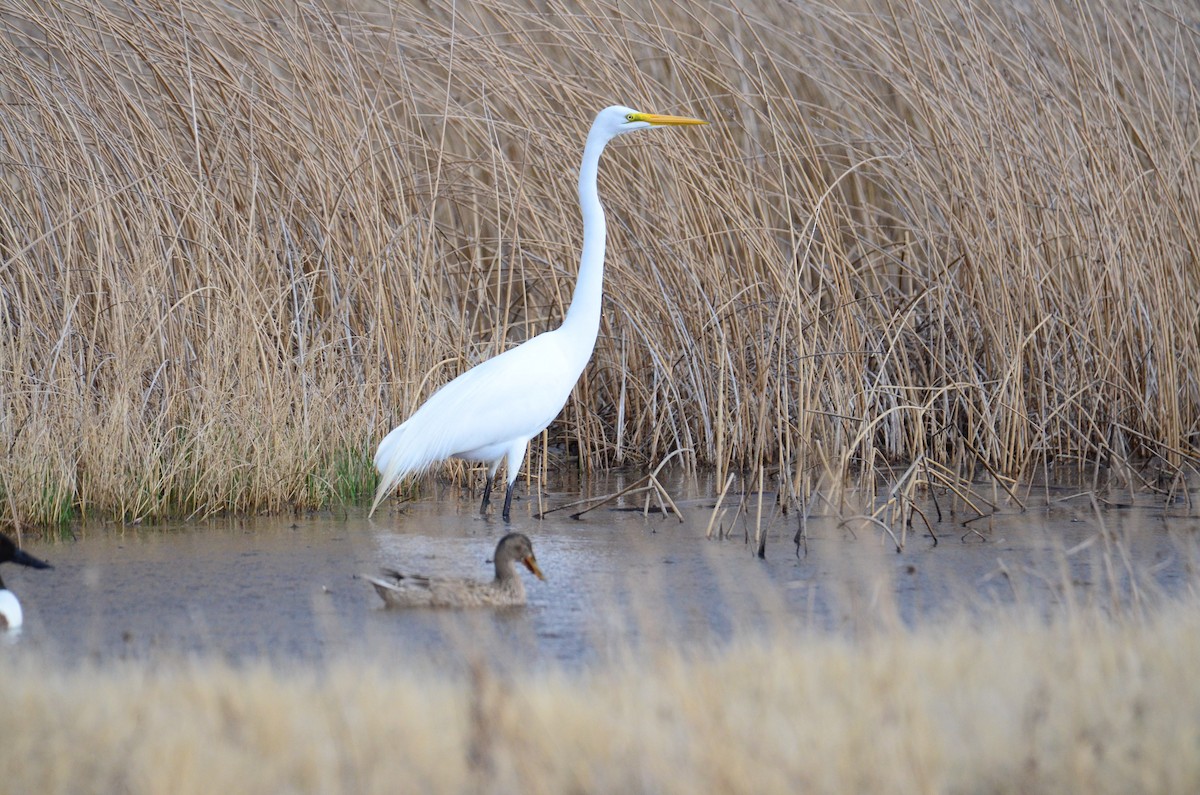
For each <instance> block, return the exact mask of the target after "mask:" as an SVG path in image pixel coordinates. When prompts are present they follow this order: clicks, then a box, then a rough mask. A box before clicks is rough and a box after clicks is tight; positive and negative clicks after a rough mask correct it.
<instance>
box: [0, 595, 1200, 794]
mask: <svg viewBox="0 0 1200 795" xmlns="http://www.w3.org/2000/svg"><path fill="white" fill-rule="evenodd" d="M1198 607H1200V604H1198V603H1197V600H1196V599H1195V598H1194V597H1190V598H1187V599H1185V600H1183V601H1179V602H1171V603H1168V604H1166V606H1164V607H1161V608H1159V609H1155V610H1153V611H1150V612H1145V613H1142V614H1140V615H1137V616H1135V615H1130V614H1123V615H1122V616H1121V617H1117V618H1113V617H1106V616H1105V615H1104V613H1105V611H1104V610H1102V609H1101V608H1099V607H1072V608H1066V609H1064V611H1063V612H1062V613H1061V614H1060V616H1059V617H1058V618H1057V619H1055V620H1053V621H1049V622H1047V621H1045V620H1044V619H1032V618H1029V617H1028V616H1027V615H1026V614H1022V613H1018V612H1010V613H1007V614H1004V615H1001V616H996V617H993V620H990V621H989V622H988V624H987V626H986V628H980V627H978V626H972V625H970V624H969V623H968V622H966V621H965V620H961V619H960V620H955V621H950V622H947V623H946V624H944V625H942V626H940V627H936V628H934V627H930V628H925V629H919V630H902V629H894V628H892V629H886V628H885V629H878V630H876V631H872V632H868V633H865V634H863V635H861V636H860V637H858V638H857V639H854V640H849V639H844V638H834V637H831V636H827V635H809V636H797V635H793V634H790V633H786V632H781V633H778V634H776V635H774V636H771V637H757V638H743V639H741V640H740V641H735V642H734V643H733V644H731V645H730V646H729V647H728V648H724V649H721V650H708V651H703V650H692V651H690V652H683V651H678V650H660V651H655V652H647V653H637V654H634V653H631V654H629V655H628V656H625V657H618V658H617V659H616V660H614V661H612V662H610V663H607V664H604V665H600V666H597V667H595V668H592V669H588V670H586V671H584V672H564V671H562V670H557V669H548V670H541V671H536V672H517V673H514V674H503V675H502V674H498V673H496V672H495V669H493V668H492V667H490V666H488V665H487V664H486V663H484V662H482V661H480V662H479V663H477V664H475V665H474V666H473V667H472V668H471V670H470V673H469V674H462V675H456V674H447V673H445V672H439V671H437V670H434V669H433V668H425V669H421V668H413V667H412V663H411V662H408V661H405V660H403V659H395V660H382V659H377V658H376V659H370V660H366V661H364V660H351V659H348V658H347V659H344V660H342V661H339V662H334V663H331V664H330V665H329V666H328V667H327V668H325V669H322V670H317V669H312V668H302V667H296V668H286V667H284V668H272V667H271V666H269V665H267V664H265V663H251V664H248V665H243V666H236V667H235V666H231V665H228V664H224V663H221V662H215V661H204V662H201V661H192V662H189V663H185V664H170V665H162V664H155V663H153V662H145V661H142V662H137V663H132V662H131V663H124V664H118V665H112V666H107V667H103V668H98V667H93V666H89V665H82V666H79V667H59V666H56V665H46V664H44V661H40V660H38V659H37V658H35V657H23V656H21V655H17V656H16V657H15V658H13V659H11V660H7V661H6V663H5V666H6V671H5V675H4V676H3V677H0V712H2V714H4V715H5V721H4V722H3V726H4V728H3V730H2V732H3V734H2V738H3V740H2V741H0V766H2V769H3V770H4V771H5V773H4V778H3V781H4V783H3V785H2V787H0V788H2V789H3V790H4V791H6V792H37V793H45V794H47V795H49V794H50V793H89V792H98V793H101V792H102V793H110V792H121V793H130V794H131V795H132V794H137V793H164V792H171V793H175V794H176V795H186V794H187V793H212V792H221V793H226V794H230V793H243V792H244V793H263V792H276V793H281V792H322V793H342V792H344V793H374V792H381V793H382V792H464V793H465V792H513V793H517V792H520V793H613V792H625V793H689V794H695V793H707V792H711V793H738V792H745V793H789V794H790V793H797V792H805V793H839V794H841V793H851V792H863V793H883V792H886V793H893V794H895V795H903V794H904V793H1003V792H1013V793H1017V792H1020V793H1064V792H1088V793H1133V792H1138V793H1187V792H1196V791H1200V720H1197V716H1198V715H1200V688H1197V687H1196V686H1195V662H1196V660H1197V659H1200V610H1198V609H1197V608H1198Z"/></svg>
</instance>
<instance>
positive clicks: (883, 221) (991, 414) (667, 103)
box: [0, 0, 1200, 524]
mask: <svg viewBox="0 0 1200 795" xmlns="http://www.w3.org/2000/svg"><path fill="white" fill-rule="evenodd" d="M1198 29H1200V16H1198V12H1197V10H1196V7H1195V6H1194V4H1191V3H1185V2H1181V1H1180V0H1167V2H1166V3H1165V4H1148V3H1143V2H1138V1H1137V0H1099V2H1095V3H1088V4H1079V3H1076V2H1071V1H1070V0H1054V1H1052V2H1048V3H1040V4H1032V5H1026V4H1016V3H1008V2H995V3H988V2H984V3H968V2H965V0H929V1H928V2H921V3H917V2H913V0H907V2H905V0H899V1H894V0H855V2H853V3H850V4H846V3H828V4H826V3H818V2H805V1H799V2H793V3H778V2H766V1H765V0H763V1H762V2H759V1H757V0H751V1H750V2H748V3H739V4H736V5H732V6H730V5H726V4H723V3H689V4H678V3H674V2H663V1H662V0H650V1H649V2H647V3H641V4H628V3H613V2H607V1H605V0H598V1H596V2H553V3H548V4H547V3H539V2H533V0H499V2H493V3H487V4H471V3H453V2H450V1H449V0H432V1H431V2H426V3H409V2H406V1H402V2H398V3H377V2H371V1H370V0H344V2H332V3H327V4H291V3H282V2H278V0H261V1H260V0H234V2H215V1H214V0H182V1H181V2H170V3H167V2H162V1H161V0H150V1H149V2H143V3H137V4H126V3H116V2H103V0H79V2H73V3H62V4H58V3H40V2H36V0H15V2H10V3H8V4H6V7H5V9H4V10H3V12H0V66H2V68H0V324H2V325H3V327H4V332H3V334H2V335H0V390H2V391H0V446H2V447H3V449H4V450H5V453H6V454H5V455H4V456H3V457H0V490H2V492H3V498H4V500H5V503H6V510H5V511H4V515H5V520H6V521H9V522H12V523H17V524H19V523H22V522H38V523H45V522H55V521H61V520H62V519H64V518H66V517H69V516H71V515H74V514H76V513H78V512H83V513H85V514H93V515H95V514H103V515H116V516H119V517H124V518H130V519H133V518H139V519H140V518H142V517H155V516H162V515H167V514H173V513H174V514H178V513H191V512H199V513H205V512H211V511H218V510H226V509H234V510H256V509H266V510H277V509H282V508H285V507H288V506H293V505H319V504H324V503H327V502H329V501H331V500H337V499H355V498H357V496H359V495H361V494H362V493H363V491H364V489H367V488H369V487H370V485H371V481H372V473H371V471H370V467H369V453H370V451H371V449H372V448H373V444H374V442H375V441H377V440H378V438H380V437H381V436H382V434H383V433H384V432H385V431H386V429H387V428H388V427H390V426H391V425H393V424H394V423H395V422H396V421H397V420H398V419H400V418H402V417H403V416H405V415H406V414H407V413H408V412H409V411H410V410H411V409H412V408H413V407H414V406H415V405H416V404H417V402H418V401H419V400H420V399H421V398H422V397H424V396H427V395H428V394H429V393H430V392H431V391H432V390H433V389H435V388H436V387H437V386H438V385H439V384H441V383H443V382H444V381H446V380H448V379H449V378H450V377H451V376H452V375H453V374H454V373H455V372H457V371H459V370H461V369H462V368H464V367H466V366H468V365H470V364H472V363H474V362H476V361H479V360H480V359H482V358H485V357H487V356H490V355H492V354H494V353H496V352H497V351H499V350H501V349H503V348H505V347H507V346H510V345H512V344H514V343H516V342H519V341H520V340H522V339H525V338H526V337H528V336H529V335H531V334H533V333H536V332H538V331H541V330H543V329H545V328H547V327H549V326H550V325H552V324H554V323H556V322H557V321H558V320H559V319H560V318H561V316H562V312H563V309H564V306H565V304H566V301H567V300H568V297H569V294H570V291H571V288H572V286H573V277H574V270H575V258H576V256H577V253H576V252H577V250H578V241H579V237H580V232H579V222H578V218H577V210H576V206H575V201H574V179H575V168H576V164H577V160H578V157H579V152H580V148H581V145H582V140H583V135H584V132H585V130H586V128H587V125H588V124H589V122H590V118H591V114H592V113H593V112H594V111H595V110H596V109H598V108H599V107H602V106H604V105H607V104H610V103H612V102H616V101H620V102H624V103H628V104H632V105H636V106H642V107H645V108H648V109H653V110H659V111H665V112H686V113H689V114H694V115H700V116H704V117H707V118H709V119H710V120H711V121H712V122H713V126H712V127H711V128H708V129H706V130H704V131H702V132H701V131H696V133H695V134H689V135H676V136H673V137H670V138H669V140H668V139H667V137H665V136H664V135H662V134H659V135H658V136H657V137H656V136H646V137H645V138H644V139H643V140H640V141H637V142H630V143H628V144H627V143H625V142H622V144H621V145H619V146H616V147H614V148H613V150H612V151H611V152H610V153H609V154H608V155H606V160H605V163H604V165H603V167H602V174H601V192H602V195H603V197H604V199H605V202H606V205H607V207H608V210H609V213H610V224H609V228H610V253H609V258H608V265H609V270H608V276H607V284H606V289H607V296H606V311H605V316H604V319H603V322H602V329H601V338H600V340H599V343H598V345H597V349H596V354H595V358H594V360H593V363H592V365H591V366H590V367H589V369H588V370H587V372H586V374H585V376H584V379H583V381H582V383H581V384H580V386H579V387H578V389H577V390H576V392H575V395H574V397H573V398H572V399H571V401H570V402H569V404H568V406H567V408H566V410H565V411H564V413H563V414H562V416H561V417H560V419H559V421H558V422H557V423H556V424H555V425H554V426H552V428H551V430H550V438H551V441H552V442H553V444H551V445H547V446H546V447H545V449H546V450H549V451H550V452H551V454H552V455H555V456H560V457H561V455H562V451H564V450H565V451H566V452H568V453H571V454H574V453H575V452H577V453H578V455H579V460H580V462H581V463H580V465H581V466H582V467H584V468H585V469H586V468H591V467H596V466H605V465H610V464H621V463H633V464H646V463H649V464H653V463H655V462H657V461H658V460H660V459H661V458H662V457H663V456H665V455H667V454H669V453H671V452H672V451H675V450H681V449H682V450H686V451H687V459H686V464H687V465H688V466H690V467H696V466H699V465H705V466H709V465H711V466H714V467H715V468H716V469H717V477H716V481H717V482H724V481H725V479H726V473H727V472H729V471H735V470H742V469H744V470H745V471H748V472H751V473H755V474H754V475H752V476H751V477H752V478H753V477H757V473H758V472H759V471H760V467H762V466H769V467H770V470H769V471H770V472H771V473H776V477H777V482H778V485H779V488H780V489H781V491H782V492H783V498H784V499H785V500H786V501H791V500H796V499H804V498H805V496H806V495H807V494H808V493H809V492H810V491H811V490H812V489H813V488H814V487H816V485H817V484H818V483H819V482H820V480H821V478H823V477H825V475H826V474H832V475H833V476H834V479H836V478H837V477H840V476H843V475H846V474H849V473H858V474H863V475H867V476H870V475H873V474H875V473H877V472H882V471H884V470H885V469H886V467H887V466H888V465H890V464H892V463H894V462H898V461H904V462H910V463H913V464H915V466H913V467H912V468H911V469H910V470H909V473H910V474H909V478H908V480H906V481H905V482H904V483H902V484H900V487H901V489H900V490H901V491H903V490H904V489H912V488H918V487H923V486H924V485H928V484H932V485H938V486H945V485H949V486H950V487H952V488H956V487H957V486H956V484H961V483H963V482H966V481H969V480H970V479H971V478H972V477H973V475H974V474H975V473H988V474H990V475H992V476H995V477H997V478H1001V479H1004V480H1005V481H1028V480H1029V479H1030V478H1032V477H1033V476H1034V475H1035V474H1038V473H1039V472H1040V471H1041V470H1042V468H1043V467H1048V466H1050V465H1062V464H1066V465H1068V466H1073V467H1075V468H1076V472H1077V473H1078V474H1083V473H1086V472H1091V471H1092V470H1091V469H1090V467H1093V466H1097V465H1100V464H1103V465H1112V464H1118V465H1121V466H1125V465H1126V464H1128V463H1130V462H1142V461H1147V460H1149V461H1151V462H1153V463H1154V464H1155V466H1156V468H1157V470H1158V471H1159V472H1160V473H1162V475H1163V478H1162V479H1161V481H1159V482H1155V483H1150V484H1149V485H1154V486H1156V487H1164V488H1171V487H1172V486H1173V485H1175V484H1176V483H1177V482H1178V479H1179V478H1181V477H1186V476H1187V475H1189V474H1190V472H1191V471H1192V470H1193V469H1194V467H1195V464H1196V461H1197V456H1198V455H1200V427H1198V426H1197V423H1198V422H1200V385H1198V383H1197V379H1196V375H1195V374H1196V373H1197V372H1200V325H1198V323H1200V321H1198V320H1197V318H1198V317H1200V313H1197V311H1196V307H1197V305H1198V303H1200V300H1198V299H1200V269H1198V268H1197V264H1196V263H1197V249H1198V246H1200V158H1197V157H1196V143H1195V142H1196V140H1197V139H1198V138H1200V129H1198V127H1197V124H1198V122H1197V119H1200V102H1198V95H1197V86H1198V85H1200V83H1198V80H1197V75H1198V74H1200V47H1198V46H1197V42H1196V35H1197V34H1196V31H1197V30H1198ZM542 449H543V448H542V446H541V445H535V446H534V450H533V453H534V460H533V461H532V462H531V466H532V467H534V468H537V467H540V466H546V465H547V462H546V461H545V460H544V457H543V456H542V453H541V450H542ZM556 460H557V459H556ZM916 464H919V465H916ZM1097 471H1099V470H1097ZM1129 471H1130V472H1132V473H1133V475H1132V476H1133V477H1135V478H1136V477H1137V471H1136V470H1129ZM868 480H870V478H869V477H868ZM895 492H896V489H895V488H893V493H895Z"/></svg>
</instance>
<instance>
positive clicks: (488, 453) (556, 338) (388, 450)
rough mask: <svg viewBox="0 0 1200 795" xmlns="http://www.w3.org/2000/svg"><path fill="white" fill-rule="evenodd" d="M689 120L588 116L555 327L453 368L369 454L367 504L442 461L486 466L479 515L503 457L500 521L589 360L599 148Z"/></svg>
mask: <svg viewBox="0 0 1200 795" xmlns="http://www.w3.org/2000/svg"><path fill="white" fill-rule="evenodd" d="M688 124H706V122H704V121H701V120H700V119H690V118H686V117H683V116H663V115H660V114H655V113H641V112H639V111H636V110H633V109H632V108H626V107H622V106H620V105H614V106H613V107H609V108H605V109H604V110H602V111H600V112H599V113H598V114H596V120H595V121H594V122H592V129H591V132H589V133H588V137H587V144H586V145H585V146H584V149H583V164H582V165H581V166H580V168H579V207H580V209H581V210H582V212H583V254H582V256H581V257H580V259H579V274H578V277H577V280H576V282H575V293H574V295H573V296H572V297H571V306H570V307H569V308H568V309H567V316H566V317H565V318H563V322H562V325H561V326H559V327H558V328H556V329H554V330H553V331H547V332H545V333H542V334H539V335H537V336H536V337H534V338H532V339H530V340H526V341H525V342H523V343H521V344H520V345H518V346H517V347H515V348H512V349H510V350H507V351H504V352H503V353H501V354H500V355H499V356H495V357H493V358H491V359H488V360H487V361H485V362H481V363H480V364H478V365H476V366H475V367H472V368H471V369H470V370H467V371H466V372H465V373H462V374H461V375H459V376H458V377H457V378H455V379H454V380H453V381H451V382H450V383H448V384H446V385H445V386H444V387H442V388H441V389H439V390H438V391H437V392H436V393H434V395H433V397H431V398H429V400H427V401H425V403H424V404H422V406H421V407H420V408H418V409H417V410H416V411H415V412H414V413H413V415H412V416H411V417H409V418H408V419H407V420H406V421H405V422H404V423H403V424H402V425H400V426H398V427H397V428H395V429H394V430H392V432H391V433H389V434H388V435H387V436H385V437H384V439H383V441H382V442H380V443H379V449H378V450H377V451H376V452H375V467H376V469H378V470H379V473H380V476H381V477H380V479H379V486H378V488H377V489H376V491H375V502H374V503H373V504H372V505H371V513H372V514H374V513H375V509H376V508H378V507H379V503H380V502H382V501H383V499H384V497H386V496H387V495H388V494H390V493H391V491H392V490H393V489H394V488H395V487H396V485H397V484H398V483H399V482H400V481H401V480H402V479H403V478H404V477H405V476H407V475H410V474H416V473H419V472H422V471H424V470H425V469H427V468H429V467H430V466H432V465H433V464H435V463H437V462H439V461H444V460H446V459H448V458H461V459H465V460H468V461H484V462H487V464H488V479H487V483H486V484H485V485H484V487H483V504H482V505H481V506H480V508H479V512H480V513H486V512H487V507H488V500H489V498H490V497H491V494H492V479H493V478H494V477H495V475H496V469H497V468H498V467H499V466H500V460H501V459H505V458H506V459H507V469H508V473H507V474H508V490H507V491H506V492H505V494H504V513H503V516H504V521H506V522H507V521H508V518H509V510H510V508H511V506H512V495H513V486H514V485H515V484H516V482H517V474H518V472H519V471H520V469H521V463H522V462H523V461H524V459H525V450H526V448H527V446H528V444H529V440H530V439H532V438H533V437H534V436H536V435H538V434H539V433H541V432H542V431H543V430H544V429H545V428H546V426H547V425H549V424H550V422H551V421H552V420H553V419H554V418H555V417H557V416H558V412H560V411H562V407H563V406H564V405H565V404H566V402H567V398H568V397H569V396H570V394H571V389H572V388H573V387H574V386H575V382H576V381H578V380H579V376H580V374H581V373H582V372H583V368H584V366H586V365H587V363H588V360H589V359H590V358H591V357H592V348H594V347H595V345H596V334H597V332H599V330H600V297H601V293H602V292H603V289H604V237H605V229H604V208H603V207H602V206H601V204H600V195H599V193H598V192H597V190H596V174H597V172H598V171H599V168H600V153H601V152H603V151H604V147H605V145H606V144H607V143H608V142H609V141H611V140H612V139H613V138H616V137H617V136H618V135H623V134H625V133H630V132H634V131H636V130H648V129H650V128H652V127H666V126H676V125H688Z"/></svg>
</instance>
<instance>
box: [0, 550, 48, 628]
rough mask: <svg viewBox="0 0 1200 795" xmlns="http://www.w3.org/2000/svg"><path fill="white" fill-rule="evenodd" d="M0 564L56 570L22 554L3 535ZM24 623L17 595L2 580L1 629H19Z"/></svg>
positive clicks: (0, 581)
mask: <svg viewBox="0 0 1200 795" xmlns="http://www.w3.org/2000/svg"><path fill="white" fill-rule="evenodd" d="M0 563H20V564H21V565H22V566H28V567H29V568H31V569H52V568H54V567H53V566H51V565H50V564H49V563H47V562H46V561H44V560H39V559H37V558H35V557H34V556H33V555H30V554H29V553H28V552H22V551H21V550H20V549H18V548H17V545H16V544H15V543H14V542H13V540H12V539H11V538H9V537H8V536H6V535H4V534H3V533H0ZM24 621H25V614H24V613H23V612H22V611H21V603H20V601H18V600H17V595H16V594H14V593H13V592H12V591H10V590H8V588H6V587H4V580H3V579H2V578H0V629H19V628H20V627H21V624H23V623H24Z"/></svg>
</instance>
